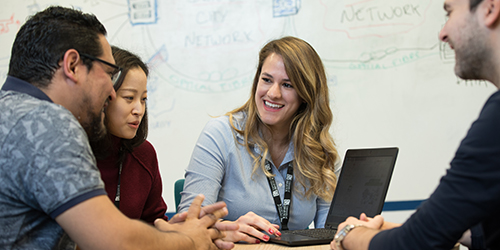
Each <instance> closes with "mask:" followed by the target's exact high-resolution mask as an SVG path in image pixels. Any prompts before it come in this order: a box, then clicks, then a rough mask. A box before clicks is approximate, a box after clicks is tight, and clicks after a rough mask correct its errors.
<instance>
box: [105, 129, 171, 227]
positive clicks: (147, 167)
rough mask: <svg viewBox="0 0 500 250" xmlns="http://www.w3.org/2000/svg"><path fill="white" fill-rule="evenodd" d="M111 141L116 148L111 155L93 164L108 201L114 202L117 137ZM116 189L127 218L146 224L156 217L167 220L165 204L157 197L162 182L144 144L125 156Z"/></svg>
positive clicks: (152, 151)
mask: <svg viewBox="0 0 500 250" xmlns="http://www.w3.org/2000/svg"><path fill="white" fill-rule="evenodd" d="M114 139H115V141H114V145H116V146H115V147H114V149H115V150H114V152H113V153H112V154H111V156H109V157H108V158H106V159H103V160H98V161H97V167H98V168H99V171H100V172H101V178H102V180H103V181H104V184H105V188H106V192H107V193H108V197H109V198H110V199H111V200H112V201H114V200H115V196H116V187H117V185H118V163H117V161H118V144H119V138H114ZM120 190H121V194H120V211H122V213H123V214H125V215H126V216H128V217H129V218H132V219H140V220H143V221H145V222H147V223H153V222H154V221H155V219H157V218H163V219H165V220H166V219H168V218H167V217H166V216H165V212H166V211H167V205H166V204H165V201H163V198H162V196H161V193H162V183H161V176H160V171H159V169H158V160H157V158H156V151H155V149H154V148H153V145H151V143H149V142H148V141H145V142H144V143H142V144H141V145H140V146H139V147H137V148H134V151H133V152H132V153H131V154H130V153H127V155H126V156H125V160H124V162H123V166H122V174H121V185H120Z"/></svg>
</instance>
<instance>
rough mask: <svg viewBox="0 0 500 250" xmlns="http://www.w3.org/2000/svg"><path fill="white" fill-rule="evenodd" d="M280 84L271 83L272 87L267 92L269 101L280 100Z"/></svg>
mask: <svg viewBox="0 0 500 250" xmlns="http://www.w3.org/2000/svg"><path fill="white" fill-rule="evenodd" d="M280 86H281V84H279V83H278V82H275V83H273V85H272V86H271V87H270V88H269V90H268V91H267V96H269V98H271V99H279V98H281V88H280Z"/></svg>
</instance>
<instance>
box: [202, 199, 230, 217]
mask: <svg viewBox="0 0 500 250" xmlns="http://www.w3.org/2000/svg"><path fill="white" fill-rule="evenodd" d="M225 206H226V203H224V202H223V201H219V202H216V203H214V204H211V205H207V206H204V207H202V208H201V212H200V218H201V217H203V216H205V215H206V214H210V213H213V212H215V211H217V210H219V209H222V208H223V207H225Z"/></svg>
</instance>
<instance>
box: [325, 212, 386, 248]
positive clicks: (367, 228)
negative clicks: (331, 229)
mask: <svg viewBox="0 0 500 250" xmlns="http://www.w3.org/2000/svg"><path fill="white" fill-rule="evenodd" d="M351 224H352V225H362V226H363V227H359V228H354V229H353V230H354V233H349V237H350V238H349V239H350V241H349V243H350V244H349V247H348V248H347V247H346V245H345V244H346V239H347V238H348V237H347V236H346V237H345V238H344V239H343V241H342V243H340V244H342V245H343V246H344V247H346V248H347V249H368V246H369V243H370V241H371V239H372V238H373V236H374V235H375V234H377V233H378V232H379V229H380V228H381V227H382V225H383V224H384V218H383V217H382V216H381V215H377V216H375V217H373V218H370V217H368V216H366V214H365V213H362V214H361V215H360V216H359V219H357V218H356V217H352V216H351V217H349V218H347V219H346V221H344V222H342V223H340V225H339V226H338V227H337V228H338V231H337V234H339V233H340V232H341V231H342V229H343V228H345V227H346V226H347V225H351ZM351 234H355V235H352V237H354V239H352V237H351ZM353 242H354V243H355V245H353ZM337 244H338V243H337V241H336V240H335V239H334V240H332V241H331V243H330V248H331V249H333V250H340V249H339V248H338V247H337Z"/></svg>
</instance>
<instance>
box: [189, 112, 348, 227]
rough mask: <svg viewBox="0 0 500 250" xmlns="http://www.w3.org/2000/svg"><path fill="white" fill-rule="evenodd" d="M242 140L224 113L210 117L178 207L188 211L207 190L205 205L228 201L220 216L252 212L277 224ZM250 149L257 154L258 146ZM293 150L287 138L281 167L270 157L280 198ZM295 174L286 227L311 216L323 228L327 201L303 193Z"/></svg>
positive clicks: (240, 119)
mask: <svg viewBox="0 0 500 250" xmlns="http://www.w3.org/2000/svg"><path fill="white" fill-rule="evenodd" d="M237 119H238V122H236V121H235V122H236V127H237V128H239V129H241V127H242V126H241V124H244V123H245V121H246V119H245V118H244V117H242V116H238V118H237ZM243 126H244V125H243ZM235 139H236V140H237V142H236V140H235ZM243 142H244V139H243V137H242V136H241V135H239V134H237V133H233V130H232V128H231V126H230V124H229V117H228V116H222V117H218V118H214V119H211V120H210V121H209V122H208V123H207V124H206V126H205V128H204V129H203V132H202V133H201V135H200V137H199V139H198V142H197V143H196V146H195V148H194V151H193V154H192V156H191V161H190V163H189V166H188V168H187V170H186V174H185V179H186V180H185V184H184V191H183V192H182V193H181V194H182V199H181V202H180V204H179V212H183V211H187V210H188V208H189V205H190V204H191V202H192V201H193V199H194V197H196V195H197V194H200V193H202V194H204V195H205V201H204V203H203V205H207V204H213V203H215V202H217V201H224V202H226V204H227V208H228V210H229V214H228V215H227V216H226V217H225V218H224V219H227V220H231V221H234V220H236V219H238V218H239V217H240V216H242V215H245V214H246V213H247V212H250V211H252V212H254V213H256V214H257V215H259V216H261V217H263V218H265V219H267V220H268V221H269V222H271V223H273V224H278V225H280V226H281V223H280V220H279V216H278V212H277V211H276V206H275V204H274V200H273V197H272V195H271V189H270V187H269V183H268V180H267V178H266V176H265V174H264V172H263V171H262V170H261V169H260V168H258V169H257V170H256V172H255V173H254V174H253V175H252V170H253V166H254V164H253V158H252V157H251V155H250V154H249V153H248V151H247V149H246V148H245V146H243V145H242V143H243ZM240 143H241V144H240ZM253 150H254V151H255V152H256V153H257V154H259V155H260V152H259V151H258V149H256V148H254V149H253ZM293 155H294V146H293V143H290V146H289V147H288V151H287V153H286V155H285V158H284V159H283V162H282V164H281V166H280V167H279V168H276V167H275V166H274V165H273V164H272V161H271V160H270V158H269V157H268V158H269V160H270V162H271V165H272V173H273V174H275V175H276V176H275V180H276V184H277V186H278V190H279V192H280V197H281V202H282V203H283V196H284V192H285V177H286V172H287V169H288V163H289V162H290V161H292V160H293ZM340 167H341V166H340V164H336V166H335V174H337V176H338V175H339V173H340ZM298 173H299V172H298V171H294V184H295V185H296V188H294V189H293V190H292V199H291V207H290V219H289V222H288V227H289V228H290V229H291V230H293V229H305V228H307V227H308V226H309V225H310V224H311V222H312V221H313V220H314V225H315V227H317V228H320V227H324V224H325V219H326V216H327V214H328V209H329V207H330V201H325V200H323V199H321V198H319V197H317V196H316V195H314V194H313V195H311V197H309V199H307V198H305V197H304V194H303V193H304V192H303V191H302V190H301V188H300V185H299V184H298V181H297V182H296V181H295V177H296V175H297V174H298Z"/></svg>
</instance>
